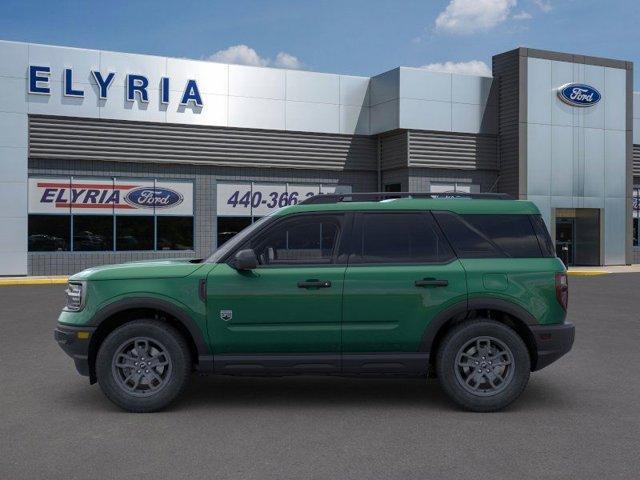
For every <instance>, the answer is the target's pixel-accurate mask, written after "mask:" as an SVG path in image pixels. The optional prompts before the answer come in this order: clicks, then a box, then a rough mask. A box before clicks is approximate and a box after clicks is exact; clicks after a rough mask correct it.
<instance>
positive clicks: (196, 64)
mask: <svg viewBox="0 0 640 480" xmlns="http://www.w3.org/2000/svg"><path fill="white" fill-rule="evenodd" d="M492 63H493V65H492V67H493V72H492V73H493V76H492V77H481V76H470V75H457V74H449V73H434V72H430V71H426V70H423V69H418V68H407V67H399V68H395V69H393V70H390V71H387V72H384V73H381V74H379V75H376V76H373V77H357V76H349V75H338V74H327V73H316V72H308V71H296V70H284V69H272V68H263V67H250V66H242V65H227V64H220V63H213V62H208V61H198V60H187V59H178V58H167V57H156V56H148V55H137V54H129V53H115V52H108V51H98V50H85V49H76V48H66V47H56V46H46V45H36V44H28V43H17V42H4V41H0V203H1V205H2V208H0V222H1V223H2V228H1V229H0V275H26V274H29V275H47V274H67V273H72V272H75V271H78V270H81V269H84V268H86V267H89V266H94V265H99V264H104V263H115V262H125V261H132V260H141V259H152V258H176V257H184V258H187V257H202V256H206V255H207V254H209V253H210V252H211V251H212V250H213V249H215V248H216V246H218V245H220V244H221V243H223V242H224V241H226V240H227V239H228V238H230V237H231V236H232V235H234V234H235V233H237V232H238V231H239V230H240V229H242V228H244V227H245V226H247V225H249V224H250V223H251V222H252V221H254V220H255V219H256V218H259V217H261V216H263V215H265V214H268V213H269V212H271V211H273V210H275V209H277V208H280V207H282V206H284V205H289V204H294V203H297V202H298V201H300V200H301V199H303V198H306V197H308V196H312V195H317V194H321V193H331V192H336V191H338V192H367V191H388V192H395V191H411V192H425V193H426V192H439V193H440V192H470V193H483V192H502V193H507V194H510V195H511V196H513V197H514V198H520V199H528V200H531V201H533V202H535V204H536V205H537V206H538V208H539V209H540V211H541V213H542V216H543V218H544V220H545V222H546V223H547V225H548V227H549V230H550V232H551V235H552V237H553V238H554V240H555V242H556V248H557V251H558V252H559V254H560V255H561V256H562V257H563V258H564V259H565V261H566V262H567V263H569V264H575V265H621V264H629V263H636V262H638V261H640V247H638V246H637V245H638V228H637V222H638V220H637V217H638V208H639V207H638V201H637V189H640V93H636V94H634V93H633V64H632V63H631V62H627V61H623V60H613V59H607V58H596V57H590V56H586V55H580V54H567V53H558V52H551V51H544V50H535V49H529V48H517V49H515V50H511V51H508V52H505V53H500V54H497V55H495V56H494V57H493V62H492ZM634 175H636V176H635V177H634Z"/></svg>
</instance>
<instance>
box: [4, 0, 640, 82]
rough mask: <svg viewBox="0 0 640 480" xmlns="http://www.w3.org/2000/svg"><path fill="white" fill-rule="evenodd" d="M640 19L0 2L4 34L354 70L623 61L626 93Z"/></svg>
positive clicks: (526, 0) (528, 5)
mask: <svg viewBox="0 0 640 480" xmlns="http://www.w3.org/2000/svg"><path fill="white" fill-rule="evenodd" d="M639 22H640V13H639V9H638V8H637V3H636V2H635V1H632V0H626V1H623V0H608V1H606V2H605V1H602V0H422V1H417V0H406V1H405V0H395V1H383V0H366V1H365V0H353V1H349V0H342V1H339V0H335V1H334V0H316V1H313V2H312V1H305V0H299V1H284V0H269V1H267V0H264V1H249V0H234V1H222V0H220V1H213V0H212V1H193V2H190V1H181V2H172V1H163V0H156V1H153V2H145V1H136V0H130V1H119V0H116V1H101V2H93V1H89V0H85V1H52V0H49V1H26V0H22V1H15V0H2V2H1V4H0V38H2V39H6V40H19V41H29V42H36V43H47V44H56V45H68V46H77V47H84V48H97V49H105V50H116V51H125V52H136V53H149V54H157V55H168V56H175V57H188V58H197V59H202V58H212V59H218V60H222V61H232V62H237V63H249V64H258V65H272V66H284V67H290V68H305V69H309V70H317V71H324V72H332V73H345V74H354V75H373V74H376V73H380V72H383V71H385V70H388V69H390V68H393V67H396V66H398V65H406V66H416V67H419V66H430V67H428V68H431V69H449V70H452V69H453V70H455V71H463V72H469V73H482V72H486V71H487V70H486V68H487V67H486V66H489V68H490V65H491V55H492V54H495V53H499V52H503V51H506V50H510V49H512V48H515V47H516V46H528V47H534V48H542V49H550V50H559V51H565V52H571V53H580V54H587V55H595V56H604V57H611V58H620V59H624V60H631V61H633V62H635V66H636V68H635V70H636V71H635V88H634V90H640V74H639V73H638V72H639V71H640V33H638V32H639V30H638V24H639ZM447 62H451V63H447ZM481 62H484V64H485V65H486V66H485V65H483V64H482V63H481ZM434 64H435V65H434Z"/></svg>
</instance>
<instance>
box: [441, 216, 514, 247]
mask: <svg viewBox="0 0 640 480" xmlns="http://www.w3.org/2000/svg"><path fill="white" fill-rule="evenodd" d="M433 214H434V216H435V217H436V220H437V221H438V223H439V224H440V227H442V231H443V232H444V234H445V235H446V237H447V238H448V239H449V242H451V245H452V246H453V249H454V250H455V251H456V254H457V255H458V257H460V258H491V257H493V258H496V257H504V256H505V255H504V253H502V252H501V251H500V250H499V249H498V248H497V246H496V245H495V244H493V243H492V242H491V241H489V239H488V238H487V237H486V236H485V235H483V234H482V233H481V232H479V231H478V230H476V229H475V228H473V227H471V225H469V224H468V223H467V222H465V221H464V220H463V219H462V217H461V216H459V215H456V214H455V213H451V212H433Z"/></svg>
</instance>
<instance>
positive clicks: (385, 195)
mask: <svg viewBox="0 0 640 480" xmlns="http://www.w3.org/2000/svg"><path fill="white" fill-rule="evenodd" d="M394 198H426V199H439V198H469V199H474V200H512V199H513V198H512V197H511V196H510V195H508V194H506V193H444V192H442V193H435V192H430V193H424V192H364V193H323V194H320V195H315V196H313V197H309V198H306V199H304V200H303V201H301V202H300V203H299V204H298V205H315V204H322V203H340V202H379V201H382V200H391V199H394Z"/></svg>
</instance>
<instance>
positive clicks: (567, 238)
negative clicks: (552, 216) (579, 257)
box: [556, 217, 575, 266]
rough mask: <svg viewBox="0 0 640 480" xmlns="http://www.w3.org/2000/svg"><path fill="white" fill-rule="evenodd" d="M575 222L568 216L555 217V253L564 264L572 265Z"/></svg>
mask: <svg viewBox="0 0 640 480" xmlns="http://www.w3.org/2000/svg"><path fill="white" fill-rule="evenodd" d="M574 232H575V222H574V219H573V218H570V217H556V255H557V256H558V258H559V259H560V260H562V262H563V263H564V264H565V265H566V266H569V265H573V244H574Z"/></svg>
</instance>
